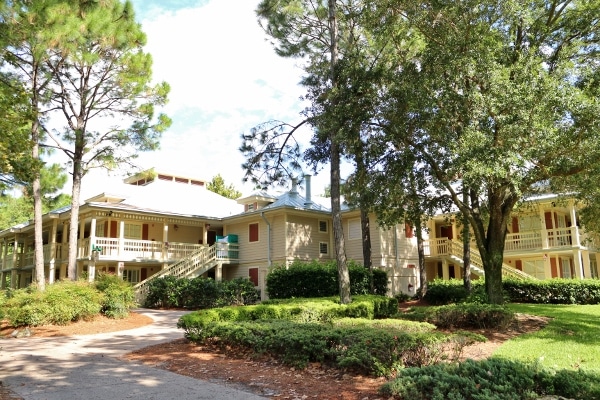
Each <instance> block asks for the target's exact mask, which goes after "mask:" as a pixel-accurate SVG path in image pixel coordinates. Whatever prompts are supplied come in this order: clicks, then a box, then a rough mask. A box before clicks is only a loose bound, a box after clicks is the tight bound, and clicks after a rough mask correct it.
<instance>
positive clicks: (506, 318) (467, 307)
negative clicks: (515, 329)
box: [400, 303, 515, 329]
mask: <svg viewBox="0 0 600 400" xmlns="http://www.w3.org/2000/svg"><path fill="white" fill-rule="evenodd" d="M400 317H402V318H406V319H410V320H416V321H423V322H429V323H431V324H433V325H435V326H437V327H438V328H440V329H450V328H458V329H467V328H476V329H486V328H496V329H505V328H507V327H508V326H509V325H510V324H511V323H512V322H513V321H514V318H515V316H514V313H513V312H512V311H511V310H509V309H508V308H506V307H505V306H500V305H493V304H478V303H462V304H449V305H445V306H433V307H415V308H414V309H413V310H411V311H410V312H408V313H404V314H402V315H401V316H400Z"/></svg>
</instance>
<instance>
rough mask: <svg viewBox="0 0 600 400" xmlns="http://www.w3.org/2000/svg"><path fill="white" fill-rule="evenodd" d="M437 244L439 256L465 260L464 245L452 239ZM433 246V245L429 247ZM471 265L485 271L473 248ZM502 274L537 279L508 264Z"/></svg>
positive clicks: (503, 268) (442, 240) (441, 240)
mask: <svg viewBox="0 0 600 400" xmlns="http://www.w3.org/2000/svg"><path fill="white" fill-rule="evenodd" d="M434 240H435V241H436V242H437V243H435V244H436V245H437V246H436V250H437V252H436V253H435V254H437V255H450V256H454V257H457V258H459V259H460V260H462V258H463V255H464V254H463V251H464V250H463V243H462V242H459V241H456V240H452V239H446V238H444V239H434ZM429 246H431V244H430V245H429ZM430 252H431V250H430ZM471 264H474V265H475V266H476V267H477V268H479V269H481V270H484V267H483V260H482V259H481V255H480V254H479V250H477V249H475V248H473V247H471ZM502 274H503V275H507V276H511V277H514V278H519V279H536V278H535V277H534V276H531V275H529V274H527V273H525V272H523V271H520V270H518V269H516V268H513V267H511V266H510V265H507V264H504V263H503V264H502Z"/></svg>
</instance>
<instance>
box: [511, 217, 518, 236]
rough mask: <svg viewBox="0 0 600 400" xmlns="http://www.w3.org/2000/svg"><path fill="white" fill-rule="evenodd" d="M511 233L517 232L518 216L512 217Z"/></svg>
mask: <svg viewBox="0 0 600 400" xmlns="http://www.w3.org/2000/svg"><path fill="white" fill-rule="evenodd" d="M511 233H519V218H517V217H512V232H511Z"/></svg>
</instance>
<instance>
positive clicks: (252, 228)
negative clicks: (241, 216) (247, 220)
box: [248, 224, 258, 242]
mask: <svg viewBox="0 0 600 400" xmlns="http://www.w3.org/2000/svg"><path fill="white" fill-rule="evenodd" d="M248 231H249V232H248V237H249V239H248V241H250V242H258V224H250V225H249V226H248Z"/></svg>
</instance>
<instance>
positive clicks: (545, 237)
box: [540, 207, 550, 249]
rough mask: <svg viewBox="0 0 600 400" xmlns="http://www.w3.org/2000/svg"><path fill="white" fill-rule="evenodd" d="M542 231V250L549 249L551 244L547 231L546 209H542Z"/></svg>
mask: <svg viewBox="0 0 600 400" xmlns="http://www.w3.org/2000/svg"><path fill="white" fill-rule="evenodd" d="M540 227H541V229H540V231H541V232H542V249H547V248H548V247H549V246H550V244H549V243H548V231H547V230H546V218H545V216H544V209H543V208H542V207H540Z"/></svg>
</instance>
